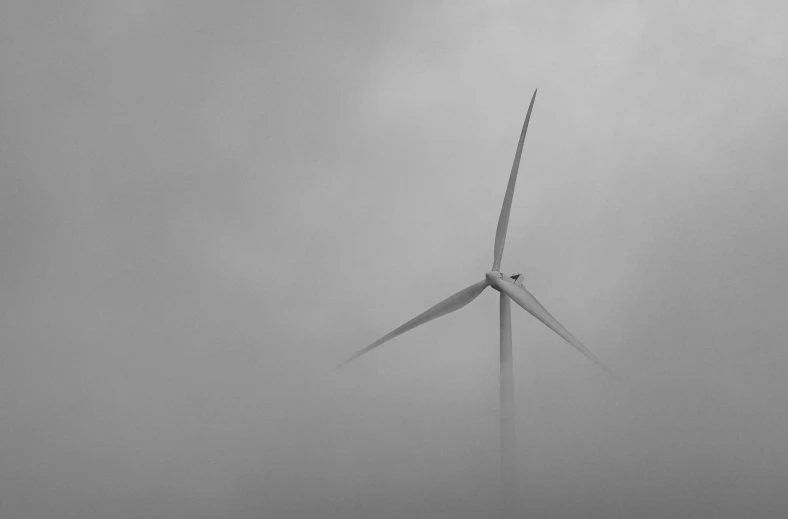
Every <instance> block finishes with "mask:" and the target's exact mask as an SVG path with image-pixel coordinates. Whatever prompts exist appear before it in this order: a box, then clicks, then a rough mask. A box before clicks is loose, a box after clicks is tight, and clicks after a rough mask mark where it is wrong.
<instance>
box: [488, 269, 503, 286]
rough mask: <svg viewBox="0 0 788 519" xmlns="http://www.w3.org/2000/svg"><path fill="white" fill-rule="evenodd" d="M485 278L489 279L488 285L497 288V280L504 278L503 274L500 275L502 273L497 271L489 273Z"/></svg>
mask: <svg viewBox="0 0 788 519" xmlns="http://www.w3.org/2000/svg"><path fill="white" fill-rule="evenodd" d="M484 277H485V278H487V283H488V284H489V285H490V286H491V287H493V288H495V280H496V279H499V278H501V277H503V274H501V273H500V272H498V271H497V270H491V271H489V272H487V273H486V274H485V275H484Z"/></svg>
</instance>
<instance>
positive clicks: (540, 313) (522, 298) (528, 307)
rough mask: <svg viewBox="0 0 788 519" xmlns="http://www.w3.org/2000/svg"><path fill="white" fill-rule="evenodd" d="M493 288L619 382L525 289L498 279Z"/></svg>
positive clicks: (617, 378) (609, 370)
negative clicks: (504, 294) (509, 298)
mask: <svg viewBox="0 0 788 519" xmlns="http://www.w3.org/2000/svg"><path fill="white" fill-rule="evenodd" d="M495 286H497V287H498V288H499V289H501V291H502V292H504V293H506V295H508V296H509V297H511V298H512V299H513V300H514V302H515V303H517V304H518V305H520V306H521V307H523V309H524V310H525V311H526V312H528V313H530V314H531V315H533V316H534V317H536V318H537V319H539V320H540V321H542V322H543V323H544V324H545V325H546V326H547V327H548V328H550V329H551V330H553V331H554V332H555V333H557V334H558V335H560V336H561V337H562V338H563V339H564V340H565V341H566V342H568V343H569V344H571V345H572V346H574V347H575V348H576V349H577V350H578V351H579V352H580V353H582V354H583V355H585V356H586V357H588V359H590V360H591V362H593V363H594V364H596V365H597V366H599V367H600V368H601V369H602V371H604V372H605V373H607V374H608V375H610V376H611V377H613V378H614V379H616V380H620V378H619V377H618V376H617V375H616V374H615V373H614V372H613V370H611V369H610V368H608V367H607V366H606V365H605V364H603V363H602V361H601V360H599V359H598V358H597V356H596V355H594V354H593V352H591V350H589V349H588V348H586V347H585V346H583V344H582V343H581V342H580V341H578V340H577V339H576V338H575V337H574V336H573V335H572V334H571V333H569V330H567V329H566V328H564V327H563V326H562V325H561V323H559V322H558V320H557V319H556V318H555V317H553V316H552V315H550V312H548V311H547V310H546V309H545V307H543V306H542V305H541V304H540V303H539V301H537V300H536V298H535V297H534V296H533V295H531V293H530V292H529V291H528V290H526V289H525V287H523V286H520V285H515V284H514V283H510V282H508V281H505V280H503V279H500V278H496V279H495Z"/></svg>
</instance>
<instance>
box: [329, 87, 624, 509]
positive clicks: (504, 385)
mask: <svg viewBox="0 0 788 519" xmlns="http://www.w3.org/2000/svg"><path fill="white" fill-rule="evenodd" d="M535 100H536V90H534V93H533V96H532V97H531V103H530V104H529V105H528V112H527V113H526V115H525V122H524V123H523V129H522V132H521V133H520V141H519V142H518V144H517V152H516V153H515V155H514V163H513V164H512V171H511V173H510V174H509V183H508V185H507V186H506V194H505V195H504V198H503V207H501V215H500V216H499V218H498V228H497V230H496V232H495V247H494V252H493V265H492V269H491V270H490V271H488V272H487V273H486V274H485V275H484V280H482V281H479V282H478V283H474V284H473V285H471V286H469V287H467V288H464V289H462V290H460V291H459V292H457V293H456V294H454V295H452V296H450V297H448V298H447V299H444V300H443V301H441V302H440V303H438V304H436V305H435V306H433V307H432V308H430V309H428V310H426V311H425V312H423V313H421V314H419V315H417V316H416V317H414V318H413V319H411V320H410V321H408V322H407V323H405V324H403V325H402V326H400V327H399V328H396V329H395V330H393V331H391V332H390V333H388V334H387V335H384V336H383V337H381V338H380V339H378V340H376V341H375V342H373V343H372V344H370V345H369V346H367V347H365V348H364V349H362V350H360V351H359V352H357V353H356V354H354V355H353V356H351V357H350V358H348V359H347V360H346V361H344V362H343V363H342V364H340V365H339V366H337V367H336V369H339V368H341V367H342V366H344V365H345V364H347V363H348V362H350V361H352V360H354V359H356V358H358V357H360V356H361V355H363V354H365V353H367V352H368V351H370V350H372V349H374V348H377V347H378V346H380V345H381V344H383V343H385V342H388V341H390V340H391V339H393V338H394V337H397V336H398V335H402V334H403V333H405V332H407V331H408V330H412V329H413V328H416V327H417V326H420V325H422V324H424V323H426V322H429V321H432V320H433V319H437V318H438V317H441V316H443V315H446V314H448V313H451V312H454V311H455V310H459V309H460V308H462V307H464V306H465V305H467V304H468V303H470V302H471V301H473V300H474V299H476V298H477V297H478V296H479V294H481V293H482V291H483V290H484V289H485V288H487V287H488V286H490V287H492V288H493V290H497V291H498V292H500V308H501V315H500V326H501V350H500V360H501V372H500V383H501V388H500V389H501V394H500V420H501V424H500V426H501V430H500V432H501V508H502V513H501V515H502V517H504V518H507V519H508V518H511V517H515V516H516V510H515V499H516V495H517V463H516V459H515V452H516V451H515V449H514V445H515V426H514V424H515V412H514V370H513V365H512V316H511V300H514V302H515V303H517V304H518V305H519V306H521V307H522V308H523V309H524V310H525V311H527V312H528V313H530V314H531V315H533V316H534V317H536V318H537V319H539V320H540V321H542V323H544V324H545V325H546V326H547V327H548V328H550V329H551V330H553V331H554V332H555V333H557V334H558V335H560V336H561V337H562V338H563V339H564V340H565V341H566V342H568V343H569V344H571V345H572V346H574V347H575V348H576V349H577V350H578V351H579V352H580V353H582V354H583V355H585V356H586V357H587V358H589V359H590V360H591V361H592V362H593V363H594V364H596V365H597V366H599V367H600V368H601V369H602V370H603V371H605V372H606V373H607V374H608V375H610V376H612V377H613V378H617V377H616V375H615V374H614V373H613V372H612V371H611V370H610V368H608V367H607V366H606V365H605V364H603V363H602V361H600V360H599V359H598V358H597V357H596V355H594V354H593V353H592V352H591V351H590V350H589V349H588V348H586V347H585V346H583V344H582V343H581V342H580V341H578V340H577V339H576V338H575V337H574V336H573V335H572V334H571V333H569V331H568V330H567V329H566V328H564V327H563V326H562V325H561V323H559V322H558V321H557V320H556V319H555V317H553V316H552V315H551V314H550V312H548V311H547V310H546V309H545V308H544V307H543V306H542V305H541V304H540V303H539V301H537V300H536V298H535V297H534V296H533V295H531V293H530V292H529V291H528V290H526V288H525V287H524V286H523V276H522V275H521V274H512V275H511V276H507V275H506V274H503V273H501V272H500V268H501V258H502V256H503V246H504V243H505V242H506V230H507V228H508V227H509V214H510V213H511V210H512V198H513V197H514V186H515V183H516V182H517V170H518V169H519V167H520V156H521V155H522V153H523V143H524V142H525V134H526V132H527V131H528V122H529V121H530V119H531V111H532V110H533V107H534V101H535Z"/></svg>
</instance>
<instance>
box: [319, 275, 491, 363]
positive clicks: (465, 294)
mask: <svg viewBox="0 0 788 519" xmlns="http://www.w3.org/2000/svg"><path fill="white" fill-rule="evenodd" d="M487 285H488V283H487V281H486V280H485V281H480V282H478V283H476V284H473V285H471V286H469V287H468V288H464V289H462V290H460V291H459V292H457V293H456V294H454V295H453V296H450V297H448V298H446V299H444V300H443V301H441V302H440V303H438V304H437V305H435V306H433V307H432V308H430V309H429V310H427V311H425V312H424V313H422V314H419V315H417V316H416V317H414V318H413V319H411V320H410V321H408V322H407V323H405V324H403V325H402V326H400V327H399V328H397V329H395V330H393V331H392V332H390V333H389V334H387V335H384V336H383V337H381V338H380V339H378V340H376V341H375V342H373V343H372V344H370V345H369V346H367V347H366V348H364V349H363V350H361V351H359V352H358V353H356V354H355V355H353V356H352V357H350V358H349V359H347V360H346V361H345V362H343V363H342V364H340V365H339V366H337V367H336V368H334V369H335V370H337V369H339V368H341V367H342V366H344V365H345V364H347V363H348V362H350V361H352V360H354V359H356V358H358V357H360V356H361V355H363V354H365V353H367V352H368V351H370V350H372V349H374V348H377V347H378V346H380V345H381V344H383V343H384V342H387V341H389V340H391V339H393V338H394V337H396V336H398V335H402V334H403V333H405V332H407V331H408V330H412V329H413V328H416V327H417V326H420V325H422V324H424V323H426V322H429V321H432V320H433V319H437V318H438V317H441V316H443V315H446V314H448V313H451V312H454V311H455V310H459V309H460V308H462V307H463V306H465V305H467V304H468V303H470V302H471V301H473V300H474V299H476V298H477V297H478V296H479V294H481V293H482V290H484V289H485V288H487Z"/></svg>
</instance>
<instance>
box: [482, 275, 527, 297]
mask: <svg viewBox="0 0 788 519" xmlns="http://www.w3.org/2000/svg"><path fill="white" fill-rule="evenodd" d="M484 278H485V279H486V280H487V284H488V285H490V286H491V287H493V289H495V290H498V291H499V292H500V289H499V288H498V286H497V285H496V284H495V280H496V279H500V280H501V281H508V282H509V283H514V284H515V285H520V286H523V275H522V274H520V273H517V272H515V273H514V274H512V275H511V276H507V275H506V274H502V273H501V272H499V271H497V270H491V271H489V272H487V273H486V274H485V275H484Z"/></svg>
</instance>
